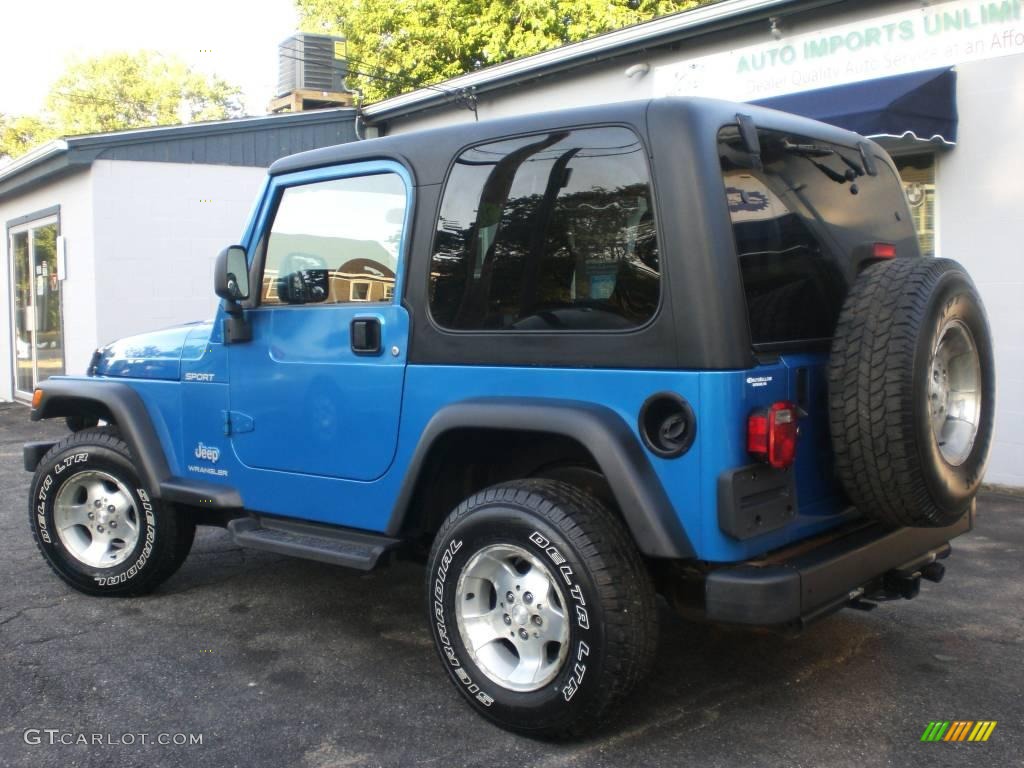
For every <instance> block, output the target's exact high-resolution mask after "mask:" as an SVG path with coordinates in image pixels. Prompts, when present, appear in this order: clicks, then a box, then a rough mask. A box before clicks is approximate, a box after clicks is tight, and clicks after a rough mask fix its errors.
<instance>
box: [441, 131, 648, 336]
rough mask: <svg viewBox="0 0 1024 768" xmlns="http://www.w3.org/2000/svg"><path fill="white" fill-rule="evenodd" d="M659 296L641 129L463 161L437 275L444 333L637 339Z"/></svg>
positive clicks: (448, 200) (542, 138)
mask: <svg viewBox="0 0 1024 768" xmlns="http://www.w3.org/2000/svg"><path fill="white" fill-rule="evenodd" d="M660 291H661V279H660V274H659V265H658V243H657V238H656V234H655V226H654V205H653V201H652V198H651V188H650V177H649V174H648V170H647V162H646V159H645V152H644V148H643V145H642V144H641V142H640V140H639V139H638V138H637V136H636V135H635V134H634V133H633V132H632V131H630V130H628V129H626V128H611V127H609V128H588V129H582V130H576V131H570V130H562V131H555V132H552V133H548V134H541V135H535V136H527V137H521V138H516V139H509V140H505V141H497V142H493V143H490V144H484V145H480V146H476V147H472V148H471V149H468V150H466V151H465V152H463V153H462V154H461V155H460V156H459V157H458V158H457V159H456V161H455V165H454V167H453V169H452V171H451V174H450V176H449V178H448V182H447V186H446V187H445V192H444V197H443V199H442V203H441V215H440V219H439V221H438V224H437V234H436V237H435V240H434V255H433V259H432V262H431V270H430V312H431V315H432V316H433V318H434V319H435V320H436V321H437V322H438V323H439V324H440V325H441V326H443V327H445V328H450V329H457V330H469V331H475V330H488V331H506V330H508V331H574V330H627V329H631V328H635V327H637V326H640V325H643V324H644V323H646V322H647V321H648V320H650V319H651V317H653V315H654V313H655V311H656V310H657V307H658V302H659V298H660Z"/></svg>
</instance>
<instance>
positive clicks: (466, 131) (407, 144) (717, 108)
mask: <svg viewBox="0 0 1024 768" xmlns="http://www.w3.org/2000/svg"><path fill="white" fill-rule="evenodd" d="M737 113H743V114H747V115H750V116H752V117H753V118H754V121H755V122H756V123H758V124H764V125H769V124H770V125H771V127H772V128H775V129H777V130H783V131H789V132H793V133H800V134H803V135H812V136H815V137H817V138H819V139H821V140H825V141H831V142H834V143H836V144H844V145H847V146H854V145H856V143H857V142H858V141H863V140H864V139H863V137H861V136H858V135H857V134H855V133H851V132H850V131H846V130H843V129H841V128H836V127H834V126H831V125H826V124H824V123H819V122H817V121H815V120H809V119H807V118H803V117H798V116H796V115H790V114H787V113H784V112H777V111H775V110H772V109H765V108H763V107H756V106H754V105H752V104H741V103H737V102H730V101H722V100H719V99H704V98H660V99H645V100H642V101H624V102H618V103H614V104H601V105H598V106H592V107H577V108H574V109H562V110H556V111H553V112H538V113H535V114H529V115H520V116H518V117H506V118H500V119H497V120H482V121H480V122H469V121H467V122H462V123H457V124H455V125H448V126H444V127H441V128H428V129H425V130H421V131H410V132H408V133H400V134H396V135H392V136H383V137H381V138H376V139H366V140H363V141H355V142H351V143H348V144H338V145H336V146H332V147H323V148H321V149H314V150H310V151H308V152H300V153H299V154H296V155H290V156H288V157H283V158H281V159H280V160H278V161H277V162H275V163H274V164H273V165H271V166H270V173H271V175H275V176H276V175H280V174H285V173H292V172H294V171H304V170H308V169H311V168H323V167H326V166H331V165H338V164H341V163H350V162H355V161H359V160H374V159H382V158H392V159H399V160H402V161H404V163H405V164H406V165H408V166H409V167H410V169H411V170H412V171H413V173H414V175H415V178H416V183H417V185H428V184H439V183H441V182H442V181H443V180H444V175H445V173H446V172H447V170H448V167H449V165H450V164H451V161H452V159H453V158H454V156H455V155H457V154H458V153H459V151H460V150H461V149H462V148H463V147H466V146H469V145H473V144H477V143H481V142H486V141H490V140H493V139H498V138H504V137H508V136H516V135H521V134H530V133H538V132H543V131H548V130H553V129H560V128H571V127H574V126H582V125H593V124H621V125H629V126H632V127H633V128H635V129H637V130H638V132H640V134H641V136H642V137H644V139H646V138H647V137H646V128H647V124H648V122H649V121H651V120H652V119H654V118H656V117H674V118H675V120H673V121H672V122H676V124H677V125H678V126H679V130H680V131H681V132H683V131H685V132H686V133H687V134H689V135H688V136H687V137H688V138H690V139H691V140H692V139H695V138H697V137H696V136H693V135H692V134H693V132H694V131H699V132H700V133H702V134H703V135H705V136H708V137H714V136H715V134H717V132H718V129H719V128H721V127H722V126H723V125H725V124H727V123H731V122H734V121H735V120H736V115H737ZM468 114H469V113H468V112H467V115H468ZM677 140H678V138H677Z"/></svg>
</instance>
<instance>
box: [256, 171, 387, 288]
mask: <svg viewBox="0 0 1024 768" xmlns="http://www.w3.org/2000/svg"><path fill="white" fill-rule="evenodd" d="M405 210H406V191H405V184H404V183H403V182H402V179H401V178H400V177H399V176H398V174H395V173H378V174H373V175H370V176H352V177H348V178H343V179H331V180H329V181H321V182H316V183H313V184H305V185H302V186H295V187H288V188H287V189H285V190H284V193H283V195H282V197H281V202H280V204H279V205H278V208H277V213H276V214H275V216H274V223H273V225H272V226H271V228H270V237H269V238H268V241H267V253H266V258H265V260H264V268H263V284H262V290H261V299H262V303H263V304H264V305H267V306H282V305H299V304H348V303H351V302H359V303H390V302H391V301H392V297H393V295H394V285H395V270H396V266H397V264H398V248H399V245H400V243H401V238H402V227H403V223H404V221H405Z"/></svg>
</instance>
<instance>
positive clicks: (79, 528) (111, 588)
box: [28, 427, 195, 596]
mask: <svg viewBox="0 0 1024 768" xmlns="http://www.w3.org/2000/svg"><path fill="white" fill-rule="evenodd" d="M28 511H29V521H30V524H31V527H32V534H33V536H34V538H35V541H36V544H37V546H38V547H39V550H40V552H42V554H43V557H44V558H45V559H46V562H47V563H48V564H49V565H50V567H51V568H52V569H53V571H54V572H55V573H56V574H57V575H58V576H59V577H60V578H61V579H63V580H64V581H65V582H66V583H67V584H69V585H70V586H72V587H74V588H75V589H77V590H78V591H79V592H84V593H85V594H89V595H99V596H130V595H140V594H144V593H146V592H149V591H151V590H153V589H154V588H155V587H157V586H158V585H159V584H160V583H162V582H163V581H164V580H166V579H167V578H168V577H169V576H171V575H172V574H173V573H174V572H175V571H176V570H177V569H178V567H179V566H180V565H181V563H182V562H183V561H184V560H185V557H186V556H187V555H188V552H189V550H190V549H191V547H192V540H193V538H194V536H195V524H194V523H193V522H191V521H190V520H187V519H184V518H183V517H181V516H180V515H178V514H177V513H176V510H175V509H174V508H173V507H170V506H167V505H162V504H161V503H160V502H159V501H157V500H156V499H155V498H153V495H152V490H151V489H147V488H146V487H145V486H144V484H143V483H142V481H141V480H140V479H139V475H138V473H137V472H136V471H135V468H134V466H133V464H132V457H131V452H130V450H129V448H128V446H127V444H126V443H125V442H124V440H122V439H121V436H120V434H119V433H118V431H117V430H116V429H115V428H113V427H101V428H86V429H83V430H81V431H79V432H76V433H74V434H73V435H71V436H70V437H67V438H65V439H64V440H62V441H61V442H59V443H57V445H55V446H54V447H53V448H52V449H51V450H50V451H49V452H48V453H47V454H46V455H45V456H44V457H43V459H42V460H41V461H40V462H39V466H38V467H37V469H36V472H35V475H34V477H33V481H32V492H31V495H30V496H29V510H28Z"/></svg>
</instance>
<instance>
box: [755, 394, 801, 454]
mask: <svg viewBox="0 0 1024 768" xmlns="http://www.w3.org/2000/svg"><path fill="white" fill-rule="evenodd" d="M798 418H799V414H798V411H797V408H796V406H795V405H794V404H793V403H790V402H787V401H779V402H777V403H772V404H771V405H770V406H769V407H768V408H765V409H762V410H759V411H754V412H753V413H752V414H750V418H748V419H747V451H749V452H750V455H751V456H753V457H754V458H756V459H758V460H759V461H763V462H766V463H767V464H770V465H771V466H773V467H775V468H776V469H786V468H787V467H790V466H792V465H793V462H794V461H795V460H796V435H797V419H798Z"/></svg>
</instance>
